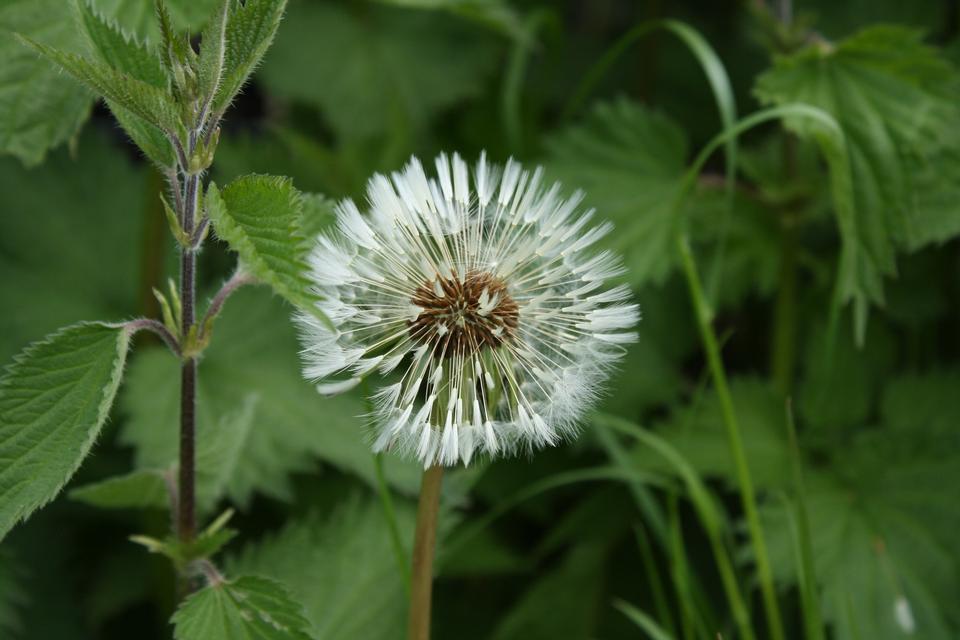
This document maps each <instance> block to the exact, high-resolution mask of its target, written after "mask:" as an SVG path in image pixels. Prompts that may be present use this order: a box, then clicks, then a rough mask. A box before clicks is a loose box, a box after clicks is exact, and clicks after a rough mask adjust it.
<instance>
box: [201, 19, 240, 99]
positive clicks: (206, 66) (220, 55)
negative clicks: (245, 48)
mask: <svg viewBox="0 0 960 640" xmlns="http://www.w3.org/2000/svg"><path fill="white" fill-rule="evenodd" d="M231 3H232V0H221V2H220V5H219V6H218V7H217V11H216V13H214V15H213V17H212V18H211V20H210V22H209V24H207V28H206V29H204V30H203V37H202V39H201V41H200V57H199V58H200V59H199V61H198V67H199V70H198V71H199V72H198V75H199V78H198V80H199V85H200V86H199V90H200V95H201V96H204V100H210V103H211V104H212V102H213V99H214V97H215V94H216V92H217V87H219V86H220V76H221V75H222V73H223V65H224V59H225V49H226V37H227V34H226V29H227V18H228V17H229V15H230V5H231Z"/></svg>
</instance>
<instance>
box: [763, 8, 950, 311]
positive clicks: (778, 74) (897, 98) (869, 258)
mask: <svg viewBox="0 0 960 640" xmlns="http://www.w3.org/2000/svg"><path fill="white" fill-rule="evenodd" d="M958 87H960V75H958V73H957V71H956V70H955V69H954V68H953V67H952V66H951V65H950V64H949V63H948V62H947V61H946V60H945V59H944V58H943V57H942V56H941V55H940V54H939V53H938V52H937V51H936V50H935V49H933V48H931V47H929V46H927V45H926V44H924V43H923V41H922V38H921V34H920V33H919V32H916V31H913V30H910V29H906V28H903V27H893V26H876V27H871V28H868V29H865V30H863V31H861V32H859V33H857V34H855V35H854V36H852V37H850V38H848V39H846V40H843V41H841V42H840V43H839V44H837V45H836V46H835V47H834V46H827V45H821V44H815V45H812V46H810V47H808V48H807V49H805V50H803V51H801V52H799V53H797V54H794V55H792V56H787V57H781V58H779V59H777V61H776V64H775V66H774V68H773V69H771V70H770V71H768V72H766V73H764V74H763V75H761V76H760V77H759V79H758V80H757V84H756V87H755V92H756V94H757V96H758V97H759V98H760V99H761V100H762V101H763V102H766V103H772V104H785V103H788V102H804V103H808V104H812V105H815V106H817V107H820V108H822V109H824V110H826V111H827V112H828V113H830V114H831V115H833V117H834V118H835V119H836V120H837V121H838V122H839V123H840V125H841V126H842V128H843V130H844V134H845V135H846V138H847V145H848V150H849V154H850V162H851V170H852V174H853V175H852V178H853V188H854V205H855V206H854V220H853V221H852V224H850V225H843V224H841V225H840V230H841V234H842V235H843V236H844V238H843V239H844V251H845V253H846V255H847V258H848V260H850V268H849V269H847V270H846V271H847V272H846V273H845V274H843V276H842V278H843V279H842V281H841V286H842V288H843V293H844V295H845V296H846V297H847V298H848V299H851V298H853V299H857V300H858V301H861V303H863V302H871V303H878V304H882V303H883V300H884V295H883V278H884V277H886V276H892V275H894V274H895V273H896V253H897V252H898V251H899V250H903V249H915V248H917V247H919V246H922V245H923V244H925V243H927V242H931V241H943V240H945V239H947V238H948V237H949V236H950V235H951V234H953V233H956V232H958V231H960V206H957V205H956V199H955V198H954V199H953V200H952V201H949V200H948V198H945V197H944V195H941V194H943V193H944V191H945V190H948V194H952V193H954V192H955V185H954V184H953V183H952V182H951V180H950V179H949V177H950V176H954V175H956V174H957V173H958V168H957V167H956V161H957V154H956V153H952V152H947V151H945V150H944V149H945V145H944V136H943V132H944V131H952V130H953V129H955V127H954V126H953V123H954V122H955V121H956V119H957V117H958V115H960V110H958V101H957V99H958V97H960V90H958ZM788 124H789V126H790V127H791V128H792V129H793V130H795V131H796V132H797V133H798V134H800V135H801V136H811V135H815V131H814V130H813V129H811V128H810V127H809V126H808V125H807V124H805V123H802V122H799V121H797V122H792V121H791V122H789V123H788ZM943 161H946V162H943ZM931 209H933V210H934V211H936V212H937V213H936V215H935V216H931ZM931 217H935V218H937V224H936V226H935V227H934V229H933V230H931V225H930V224H929V219H930V218H931Z"/></svg>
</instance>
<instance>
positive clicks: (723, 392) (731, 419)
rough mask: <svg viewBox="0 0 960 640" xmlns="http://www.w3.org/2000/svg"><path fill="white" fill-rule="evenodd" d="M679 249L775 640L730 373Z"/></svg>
mask: <svg viewBox="0 0 960 640" xmlns="http://www.w3.org/2000/svg"><path fill="white" fill-rule="evenodd" d="M677 248H678V250H679V252H680V259H681V262H682V264H683V273H684V275H685V276H686V279H687V286H688V288H689V291H690V300H691V302H692V304H693V308H694V314H695V315H696V318H697V325H698V326H699V328H700V338H701V340H702V342H703V348H704V351H705V352H706V356H707V363H708V365H709V367H710V374H711V376H712V377H713V385H714V389H715V390H716V393H717V397H718V398H719V399H720V408H721V411H722V412H723V422H724V424H725V425H726V427H727V439H728V440H729V442H730V451H731V453H732V454H733V462H734V466H735V468H736V470H737V483H738V485H739V487H740V498H741V501H742V503H743V510H744V513H745V514H746V517H747V525H748V529H749V531H750V541H751V543H752V544H753V553H754V558H755V560H756V563H757V574H758V578H759V582H760V590H761V592H762V594H763V603H764V609H765V610H766V615H767V626H768V629H769V631H770V637H771V638H773V639H774V640H783V637H784V634H783V621H782V619H781V617H780V609H779V607H778V605H777V595H776V592H775V590H774V586H773V572H772V571H771V569H770V560H769V559H768V557H767V544H766V541H765V540H764V536H763V527H762V526H761V524H760V514H759V512H758V510H757V497H756V492H755V491H754V488H753V480H752V479H751V477H750V468H749V467H748V466H747V455H746V453H745V452H744V448H743V438H742V437H741V435H740V425H739V423H738V421H737V414H736V412H735V411H734V408H733V398H732V396H731V395H730V388H729V386H728V385H727V374H726V370H725V369H724V366H723V359H722V358H721V356H720V347H719V346H718V341H717V334H716V332H714V330H713V311H712V310H711V309H710V306H709V304H708V303H707V299H706V297H705V296H704V294H703V285H702V284H701V282H700V274H699V273H698V271H697V265H696V262H694V258H693V253H692V252H691V251H690V244H689V243H688V242H687V239H686V237H685V236H682V235H681V236H680V237H679V238H678V239H677Z"/></svg>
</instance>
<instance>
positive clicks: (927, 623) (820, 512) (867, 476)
mask: <svg viewBox="0 0 960 640" xmlns="http://www.w3.org/2000/svg"><path fill="white" fill-rule="evenodd" d="M919 427H920V430H922V428H923V425H919ZM894 434H895V432H892V431H891V430H880V431H876V432H873V433H867V434H864V435H863V436H862V437H861V438H858V439H856V440H854V441H853V442H851V443H849V444H848V446H846V447H844V448H843V450H842V452H838V455H837V459H836V460H835V461H834V463H833V465H832V467H831V470H829V471H827V470H823V471H817V470H815V469H809V470H807V471H805V472H804V473H805V476H806V479H807V489H806V508H807V512H808V515H809V520H810V532H811V537H812V545H813V556H814V563H815V569H816V575H817V581H818V583H819V584H820V593H821V600H822V610H823V615H824V618H825V619H826V620H827V621H828V622H829V623H830V624H831V626H832V629H833V634H832V635H833V637H835V638H837V639H838V640H854V639H857V638H871V639H876V640H894V639H900V638H903V637H906V636H909V635H911V634H912V635H914V636H916V637H918V638H925V639H926V638H929V639H931V640H939V639H941V638H942V639H946V638H955V637H956V632H957V628H956V626H955V625H956V621H955V620H953V621H951V618H952V616H953V613H954V611H955V607H956V594H957V593H958V592H960V578H958V573H957V562H958V559H960V558H958V554H957V551H956V544H955V543H956V531H957V527H958V526H960V520H958V517H957V515H958V514H957V509H956V487H957V486H958V484H960V473H958V470H960V455H958V454H960V449H958V448H957V447H956V446H954V447H952V448H951V449H942V448H941V449H940V450H939V451H937V452H935V453H933V454H928V455H925V456H923V455H919V456H918V455H916V454H915V447H913V446H912V442H911V440H912V439H913V438H916V437H918V435H921V434H919V433H918V432H917V430H915V431H914V432H913V433H911V434H909V435H907V434H903V436H906V437H903V436H900V437H896V436H895V435H894ZM762 511H763V517H764V519H765V521H766V523H765V530H766V532H767V541H768V544H769V553H770V560H771V563H772V565H773V569H774V574H775V577H776V578H777V579H778V580H780V581H783V582H784V583H788V582H793V581H794V580H795V579H796V566H797V562H796V556H795V547H794V546H793V545H794V543H793V537H792V536H793V535H794V533H793V527H794V524H793V523H792V522H791V517H790V514H788V512H787V511H786V510H785V508H784V505H783V503H782V502H780V501H770V502H769V504H767V505H766V506H764V507H762ZM906 608H909V610H910V612H911V615H910V617H911V618H912V621H913V626H915V629H911V625H908V624H905V622H904V620H903V617H902V615H901V616H899V617H898V615H897V613H896V611H897V609H900V610H901V611H902V610H904V609H906Z"/></svg>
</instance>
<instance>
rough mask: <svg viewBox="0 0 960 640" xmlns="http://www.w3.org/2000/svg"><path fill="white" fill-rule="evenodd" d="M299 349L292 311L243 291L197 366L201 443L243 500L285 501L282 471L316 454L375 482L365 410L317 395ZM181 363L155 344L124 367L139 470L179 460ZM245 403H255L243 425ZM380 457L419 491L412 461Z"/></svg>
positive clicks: (357, 402)
mask: <svg viewBox="0 0 960 640" xmlns="http://www.w3.org/2000/svg"><path fill="white" fill-rule="evenodd" d="M298 351H299V345H298V343H297V338H296V335H295V333H294V330H293V325H292V323H291V322H290V318H289V312H288V310H285V309H284V308H283V307H282V306H281V305H279V304H277V301H276V300H275V299H274V300H271V298H270V295H269V293H268V292H267V291H266V290H264V289H250V290H241V291H239V292H237V293H236V294H234V295H233V296H232V297H231V298H230V300H229V302H228V303H227V305H226V307H225V308H224V312H223V315H222V316H221V317H220V318H219V319H218V320H217V324H216V325H215V328H214V338H213V340H212V342H211V344H210V347H209V349H207V351H206V352H205V353H204V357H203V360H202V361H201V363H200V375H199V383H198V384H199V386H198V394H197V396H198V400H197V402H198V407H197V438H198V444H197V446H198V449H199V451H200V452H203V451H206V450H209V451H211V454H210V457H211V458H217V457H218V456H220V457H221V458H222V460H223V462H222V464H224V465H226V466H228V467H230V468H232V472H230V473H229V474H228V475H229V479H228V480H226V495H227V496H228V497H229V498H230V499H231V500H232V501H233V502H235V503H237V504H239V505H241V506H242V505H246V504H247V503H248V502H249V500H250V498H251V496H252V495H253V493H254V492H255V491H259V492H262V493H265V494H267V495H270V496H273V497H275V498H279V499H287V498H289V497H290V484H289V481H288V476H289V475H290V474H292V473H297V472H311V471H314V470H315V460H317V459H320V460H323V461H326V462H329V463H330V464H332V465H334V466H336V467H339V468H341V469H343V470H345V471H347V472H349V473H354V474H356V475H358V476H359V477H361V478H362V479H363V480H365V481H366V482H368V483H369V484H370V486H376V484H375V483H376V471H375V467H374V464H373V456H372V454H371V453H370V448H369V445H368V442H367V436H366V434H365V432H364V429H363V425H364V419H363V418H362V417H360V416H363V415H364V414H365V413H367V407H366V406H365V405H364V403H363V401H362V400H361V399H360V397H359V396H351V395H344V396H338V397H335V398H323V397H321V396H320V395H319V394H317V392H316V391H315V390H314V389H313V387H312V385H310V384H308V383H307V382H306V381H305V380H303V378H302V377H301V375H300V363H299V361H298V357H297V353H298ZM178 369H179V364H178V362H177V361H176V359H175V358H172V357H171V356H170V354H169V353H167V352H166V351H165V350H162V349H159V348H158V349H153V350H146V351H144V352H142V353H139V354H138V356H137V358H136V359H135V360H134V361H133V362H132V364H131V366H130V370H129V372H128V375H127V382H126V384H125V385H124V393H123V395H122V396H121V406H122V408H123V410H124V411H125V413H126V414H127V415H128V416H129V420H128V421H127V423H126V424H125V425H124V429H123V431H122V432H121V440H122V441H123V442H125V443H127V444H130V445H133V446H134V447H135V448H136V453H135V460H136V465H137V466H138V467H140V468H161V469H162V468H167V467H168V466H169V465H170V464H171V463H172V462H174V461H175V460H176V458H177V446H178V445H177V424H178V420H179V393H180V392H179V389H180V382H179V377H178V374H177V371H178ZM252 396H255V399H253V398H252ZM246 403H252V404H251V406H250V411H251V412H252V417H251V422H250V423H249V424H247V423H246V417H245V415H244V413H243V411H244V410H245V406H246ZM230 438H233V439H234V440H233V442H232V443H231V445H230V446H237V447H239V451H238V452H237V453H235V454H234V453H230V452H229V450H223V451H221V452H219V453H218V452H217V447H218V445H217V444H216V443H220V444H221V445H222V444H223V443H224V442H226V441H227V440H229V439H230ZM203 455H206V454H203ZM231 461H232V462H231ZM384 462H385V471H386V475H387V478H388V480H389V481H390V483H391V484H392V485H393V486H395V487H396V488H398V489H400V490H402V491H403V492H405V493H408V494H412V493H414V492H416V490H417V488H418V487H419V478H420V472H421V470H420V469H419V468H418V466H417V465H415V464H411V463H408V462H404V461H401V460H399V459H396V458H386V459H385V460H384Z"/></svg>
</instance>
